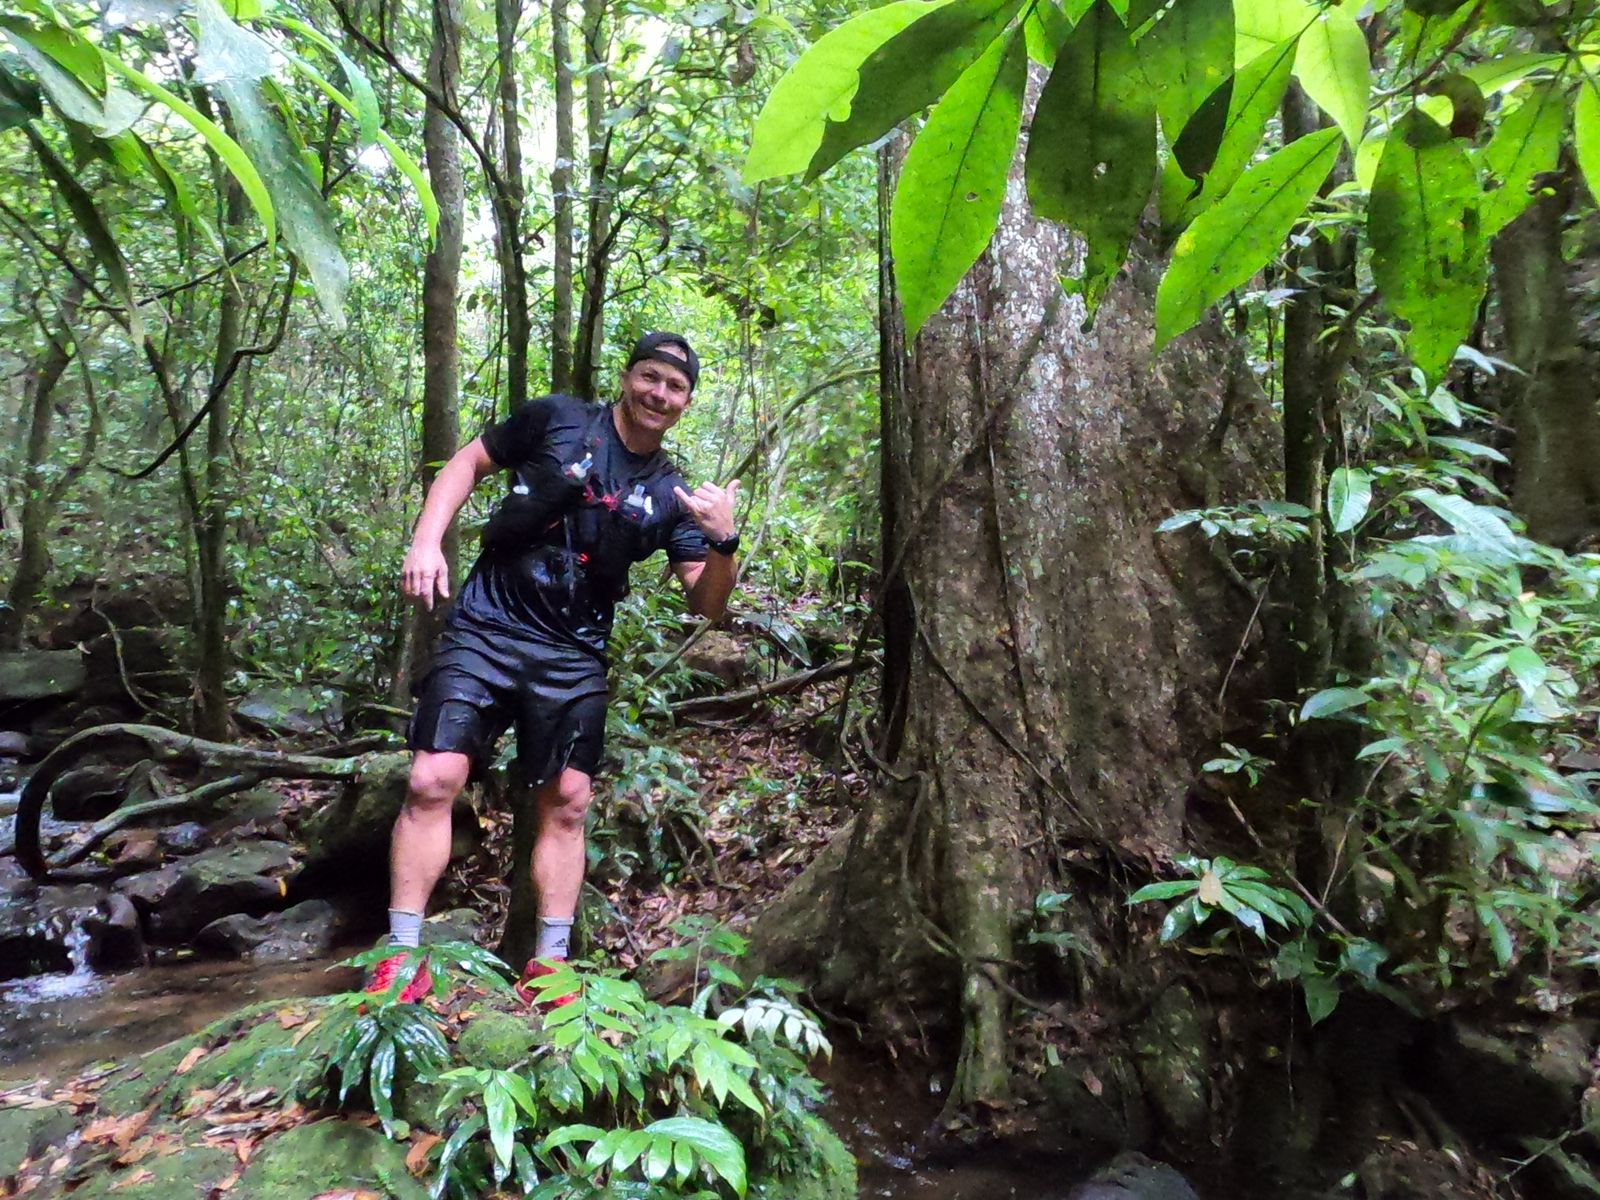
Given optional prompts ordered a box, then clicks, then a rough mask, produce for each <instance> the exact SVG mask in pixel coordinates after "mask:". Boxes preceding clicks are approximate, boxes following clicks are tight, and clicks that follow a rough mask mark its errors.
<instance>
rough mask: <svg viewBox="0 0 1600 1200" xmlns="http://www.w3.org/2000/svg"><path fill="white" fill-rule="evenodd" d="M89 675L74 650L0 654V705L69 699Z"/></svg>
mask: <svg viewBox="0 0 1600 1200" xmlns="http://www.w3.org/2000/svg"><path fill="white" fill-rule="evenodd" d="M88 677H89V673H88V671H87V670H86V669H85V668H84V665H83V655H82V654H80V653H78V651H76V650H16V651H13V652H11V653H9V654H0V701H6V702H10V703H15V702H17V701H19V700H48V699H51V698H52V697H56V696H71V695H73V694H74V693H76V692H77V691H78V690H79V689H80V688H82V687H83V685H84V682H85V681H86V680H87V679H88Z"/></svg>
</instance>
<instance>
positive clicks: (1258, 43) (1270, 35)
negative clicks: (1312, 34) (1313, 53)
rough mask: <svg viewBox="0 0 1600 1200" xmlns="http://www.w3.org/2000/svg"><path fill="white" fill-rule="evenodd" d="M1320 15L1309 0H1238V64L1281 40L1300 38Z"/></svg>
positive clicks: (1235, 8)
mask: <svg viewBox="0 0 1600 1200" xmlns="http://www.w3.org/2000/svg"><path fill="white" fill-rule="evenodd" d="M1316 15H1317V10H1316V8H1315V7H1314V6H1312V5H1311V4H1308V3H1306V0H1234V5H1233V23H1234V52H1233V53H1234V57H1233V63H1234V66H1235V67H1242V66H1244V64H1245V63H1247V62H1250V61H1251V60H1252V59H1255V58H1259V57H1260V56H1261V55H1263V54H1265V53H1266V52H1267V51H1268V50H1270V49H1272V47H1274V46H1276V45H1277V44H1278V43H1279V42H1283V41H1287V40H1288V39H1290V38H1294V37H1298V36H1299V35H1300V34H1301V32H1302V31H1303V30H1304V29H1305V28H1306V26H1308V25H1310V24H1311V22H1312V21H1313V20H1314V19H1315V18H1316Z"/></svg>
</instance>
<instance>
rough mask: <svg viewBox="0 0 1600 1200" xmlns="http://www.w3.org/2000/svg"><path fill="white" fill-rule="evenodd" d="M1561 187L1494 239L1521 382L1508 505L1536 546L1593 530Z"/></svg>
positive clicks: (1594, 465) (1595, 501) (1564, 186)
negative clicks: (1563, 239) (1563, 250)
mask: <svg viewBox="0 0 1600 1200" xmlns="http://www.w3.org/2000/svg"><path fill="white" fill-rule="evenodd" d="M1572 187H1573V184H1572V181H1571V179H1570V178H1569V179H1566V180H1563V181H1561V182H1560V183H1559V184H1558V185H1557V186H1556V187H1555V188H1553V189H1551V190H1550V191H1549V192H1548V194H1546V195H1543V196H1541V197H1540V199H1538V200H1536V201H1535V202H1534V203H1533V205H1532V206H1531V207H1529V209H1528V210H1527V211H1526V212H1525V213H1523V214H1522V215H1521V216H1520V217H1518V218H1517V219H1516V220H1515V221H1513V222H1512V223H1511V224H1510V225H1508V226H1507V227H1506V228H1505V230H1504V231H1503V232H1502V233H1501V234H1500V236H1499V237H1498V238H1496V239H1495V243H1494V250H1493V255H1494V269H1495V290H1496V294H1497V297H1498V299H1499V301H1500V319H1501V323H1502V328H1503V331H1504V338H1505V354H1506V357H1507V358H1508V359H1510V360H1511V361H1512V362H1513V363H1515V364H1516V365H1517V366H1518V367H1521V368H1522V370H1523V372H1524V375H1523V376H1522V377H1521V378H1517V379H1512V380H1509V381H1508V382H1507V387H1508V389H1509V390H1510V391H1511V392H1512V395H1513V396H1514V404H1513V408H1512V423H1513V425H1514V427H1515V429H1516V445H1515V447H1514V450H1513V455H1512V461H1513V463H1514V464H1515V472H1516V476H1515V480H1514V482H1513V485H1512V489H1511V495H1512V501H1513V503H1514V504H1515V506H1516V509H1517V512H1518V513H1520V514H1521V516H1522V517H1523V519H1524V520H1526V521H1527V523H1528V532H1529V534H1530V535H1531V536H1533V537H1535V538H1538V539H1539V540H1540V541H1544V542H1550V543H1552V544H1554V545H1559V546H1567V547H1572V546H1577V545H1579V544H1580V543H1583V542H1584V541H1585V540H1586V539H1591V538H1593V537H1594V536H1595V535H1596V533H1600V407H1597V406H1596V403H1595V393H1594V370H1595V363H1594V360H1593V357H1592V356H1591V355H1589V354H1587V353H1586V352H1585V350H1584V347H1583V344H1582V340H1581V338H1580V337H1579V331H1578V323H1577V318H1578V313H1579V312H1580V311H1582V305H1581V304H1579V303H1578V301H1577V297H1576V295H1575V294H1574V292H1573V290H1572V289H1571V288H1570V286H1569V283H1568V268H1567V265H1566V262H1565V260H1564V259H1563V257H1562V253H1561V225H1562V221H1563V218H1564V217H1565V215H1566V212H1567V208H1568V206H1569V204H1570V203H1571V198H1572Z"/></svg>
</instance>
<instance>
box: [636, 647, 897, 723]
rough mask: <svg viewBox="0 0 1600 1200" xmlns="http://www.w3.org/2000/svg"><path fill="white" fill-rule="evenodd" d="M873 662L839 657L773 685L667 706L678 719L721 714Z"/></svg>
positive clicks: (834, 677) (676, 702)
mask: <svg viewBox="0 0 1600 1200" xmlns="http://www.w3.org/2000/svg"><path fill="white" fill-rule="evenodd" d="M871 663H872V660H871V659H870V658H857V657H856V656H855V655H853V654H846V655H845V656H844V657H843V658H836V659H834V660H833V661H832V662H830V663H824V664H823V665H822V666H820V667H813V668H811V670H809V671H795V672H794V673H793V674H790V675H784V676H781V677H780V678H778V679H774V680H773V681H772V682H771V683H758V684H756V685H755V686H754V687H747V688H741V689H740V690H739V691H737V692H724V693H722V695H720V696H693V697H690V698H689V699H688V700H678V701H675V702H674V703H672V704H670V705H668V706H667V707H668V710H669V711H670V712H671V713H672V715H673V716H675V717H686V716H696V715H698V714H700V713H707V712H720V711H722V710H723V709H725V708H742V707H744V706H745V705H749V704H759V703H760V702H761V701H763V700H765V699H767V697H769V696H787V695H790V694H792V693H794V692H798V691H802V690H804V689H805V688H808V687H810V686H811V685H812V684H816V683H826V682H828V680H830V679H840V678H842V677H844V676H846V675H854V674H855V673H856V672H857V671H860V670H864V669H865V668H866V667H868V666H869V665H871Z"/></svg>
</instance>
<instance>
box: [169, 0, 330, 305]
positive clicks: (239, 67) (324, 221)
mask: <svg viewBox="0 0 1600 1200" xmlns="http://www.w3.org/2000/svg"><path fill="white" fill-rule="evenodd" d="M198 9H199V13H200V54H199V56H198V57H199V58H200V60H201V61H203V62H205V63H206V64H207V70H208V72H210V73H211V74H212V75H213V76H214V77H215V82H214V86H215V87H216V89H217V90H218V91H219V92H220V93H221V95H222V98H223V99H224V100H226V101H227V102H228V112H229V114H230V115H231V116H232V118H233V127H234V130H235V132H236V133H237V134H238V135H239V142H240V144H241V145H243V146H244V148H245V149H246V150H247V151H248V152H249V155H250V159H251V161H252V162H254V163H256V164H257V165H258V166H260V167H262V168H263V169H264V170H265V179H266V182H267V187H268V189H269V190H270V191H271V193H272V200H273V204H274V205H275V207H276V209H277V212H278V215H279V218H280V220H281V221H282V223H283V240H284V241H285V242H286V243H287V244H288V246H289V249H290V250H291V251H293V253H294V256H295V257H296V258H298V259H299V260H300V263H301V265H302V266H303V267H304V268H305V270H306V274H308V275H309V276H310V277H311V284H312V287H313V289H314V290H315V291H316V294H317V301H318V303H319V304H320V305H321V306H322V310H323V312H324V313H325V314H326V316H327V317H328V320H329V323H330V324H332V325H333V327H334V328H335V329H343V328H344V297H345V292H346V291H347V290H348V289H349V286H350V268H349V265H348V264H347V263H346V262H345V259H344V254H343V252H342V251H341V250H340V248H339V236H338V233H337V232H336V231H335V229H334V224H333V214H332V213H331V212H330V211H329V208H328V203H327V201H326V200H324V199H323V197H322V192H321V191H320V190H319V189H318V188H317V185H316V184H315V183H313V182H312V179H311V176H310V175H309V174H308V173H307V171H306V166H305V163H304V162H303V161H302V159H301V157H300V154H299V152H298V151H297V150H296V148H295V145H294V142H293V140H292V139H291V138H290V135H289V132H288V130H287V129H286V128H285V126H284V122H283V119H282V118H281V116H280V115H279V113H278V110H277V109H276V108H275V107H274V106H273V105H271V104H269V103H268V102H267V100H266V98H265V94H264V92H263V89H262V86H261V85H262V79H263V73H264V72H263V62H265V63H266V65H267V67H270V61H271V60H270V57H269V56H266V55H265V54H264V51H265V43H263V42H262V41H261V39H260V38H258V37H256V36H255V35H254V34H253V33H251V32H249V31H248V30H246V29H245V28H244V27H243V26H240V25H238V24H236V23H235V22H234V21H233V19H232V18H231V17H229V16H228V15H227V13H225V12H223V11H222V8H221V6H220V5H219V4H218V3H217V0H199V4H198Z"/></svg>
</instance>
